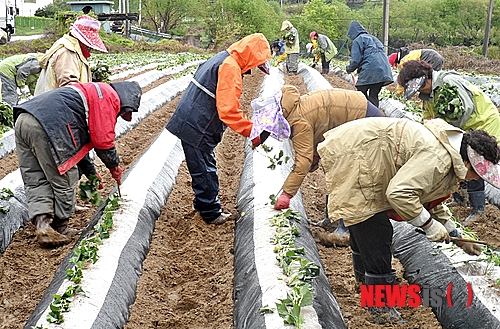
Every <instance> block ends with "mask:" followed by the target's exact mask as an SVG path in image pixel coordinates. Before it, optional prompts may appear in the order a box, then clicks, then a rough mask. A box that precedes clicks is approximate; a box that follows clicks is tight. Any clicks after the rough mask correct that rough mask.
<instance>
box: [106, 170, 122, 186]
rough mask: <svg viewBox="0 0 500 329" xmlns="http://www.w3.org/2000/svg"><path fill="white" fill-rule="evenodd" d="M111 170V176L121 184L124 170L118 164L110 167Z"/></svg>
mask: <svg viewBox="0 0 500 329" xmlns="http://www.w3.org/2000/svg"><path fill="white" fill-rule="evenodd" d="M109 172H110V173H111V177H113V179H114V180H115V181H116V182H117V183H118V184H121V180H122V175H123V170H122V168H120V166H116V167H114V168H109Z"/></svg>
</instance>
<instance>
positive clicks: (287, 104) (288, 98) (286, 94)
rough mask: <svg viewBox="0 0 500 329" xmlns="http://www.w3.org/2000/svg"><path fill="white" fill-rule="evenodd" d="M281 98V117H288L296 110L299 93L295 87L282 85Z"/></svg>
mask: <svg viewBox="0 0 500 329" xmlns="http://www.w3.org/2000/svg"><path fill="white" fill-rule="evenodd" d="M281 92H282V93H283V96H282V97H281V108H282V109H283V116H284V117H285V118H288V116H289V115H290V114H291V113H292V112H293V111H294V110H295V109H296V108H297V105H298V104H299V99H300V92H299V90H298V89H297V87H295V86H292V85H284V86H283V87H281Z"/></svg>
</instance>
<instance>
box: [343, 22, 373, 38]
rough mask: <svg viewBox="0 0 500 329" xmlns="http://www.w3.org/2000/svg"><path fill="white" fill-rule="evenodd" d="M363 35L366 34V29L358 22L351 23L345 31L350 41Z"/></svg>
mask: <svg viewBox="0 0 500 329" xmlns="http://www.w3.org/2000/svg"><path fill="white" fill-rule="evenodd" d="M363 33H368V32H366V29H365V28H364V27H363V25H361V23H359V22H358V21H352V22H351V24H349V28H348V29H347V36H348V37H349V38H350V39H351V40H354V39H356V37H357V36H358V35H360V34H363Z"/></svg>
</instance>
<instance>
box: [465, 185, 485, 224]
mask: <svg viewBox="0 0 500 329" xmlns="http://www.w3.org/2000/svg"><path fill="white" fill-rule="evenodd" d="M469 203H470V214H469V216H468V217H467V218H466V219H465V221H464V223H467V224H470V223H472V222H474V221H475V220H476V219H477V218H478V217H479V216H481V214H482V213H483V212H484V209H485V208H486V195H485V194H484V191H476V192H469Z"/></svg>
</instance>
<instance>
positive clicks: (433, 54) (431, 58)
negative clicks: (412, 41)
mask: <svg viewBox="0 0 500 329" xmlns="http://www.w3.org/2000/svg"><path fill="white" fill-rule="evenodd" d="M411 60H422V61H424V62H426V63H429V64H430V65H431V66H432V69H433V70H434V71H441V68H442V67H443V63H444V57H443V56H441V54H440V53H438V52H437V51H435V50H434V49H417V50H410V49H409V48H407V47H401V48H399V49H398V52H397V56H396V61H395V64H396V65H397V67H398V70H399V71H401V69H402V68H403V66H404V64H405V63H406V62H408V61H411ZM396 82H397V81H396ZM396 92H397V93H398V94H402V93H403V92H404V87H403V86H400V85H399V84H398V85H397V87H396Z"/></svg>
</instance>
